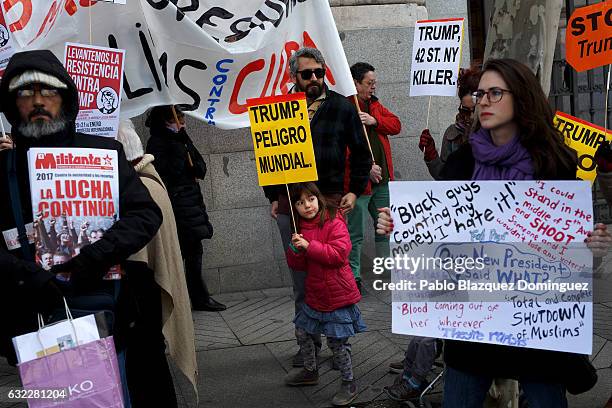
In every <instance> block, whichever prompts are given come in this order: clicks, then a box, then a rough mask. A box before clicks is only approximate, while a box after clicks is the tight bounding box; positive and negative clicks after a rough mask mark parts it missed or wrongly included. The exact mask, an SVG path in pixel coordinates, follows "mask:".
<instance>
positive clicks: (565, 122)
mask: <svg viewBox="0 0 612 408" xmlns="http://www.w3.org/2000/svg"><path fill="white" fill-rule="evenodd" d="M553 124H554V126H555V127H556V128H557V129H558V130H559V131H560V132H561V134H562V135H563V137H564V139H565V144H566V145H568V146H569V147H570V148H572V149H574V150H575V151H576V153H577V154H578V169H577V171H576V177H577V178H579V179H581V180H590V181H591V182H593V180H595V177H596V176H597V165H596V164H595V158H594V156H595V152H596V151H597V149H598V148H599V146H600V145H601V144H602V143H603V142H604V141H605V140H606V134H607V135H608V139H607V140H612V135H611V134H610V131H609V130H608V131H606V130H605V129H604V128H602V127H600V126H597V125H594V124H592V123H589V122H587V121H585V120H582V119H578V118H575V117H573V116H570V115H568V114H567V113H563V112H557V113H556V114H555V117H554V119H553Z"/></svg>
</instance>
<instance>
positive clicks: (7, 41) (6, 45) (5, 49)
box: [0, 10, 15, 77]
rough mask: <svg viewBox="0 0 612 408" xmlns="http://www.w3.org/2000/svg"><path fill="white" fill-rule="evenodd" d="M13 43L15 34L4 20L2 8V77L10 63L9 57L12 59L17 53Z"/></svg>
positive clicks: (0, 48) (0, 49) (0, 15)
mask: <svg viewBox="0 0 612 408" xmlns="http://www.w3.org/2000/svg"><path fill="white" fill-rule="evenodd" d="M13 44H14V41H13V36H12V35H11V33H10V31H9V29H8V27H7V25H6V22H5V20H4V13H3V12H2V10H0V77H2V75H4V70H5V69H6V66H7V65H8V62H9V59H11V57H12V56H13V54H14V53H15V47H14V46H13Z"/></svg>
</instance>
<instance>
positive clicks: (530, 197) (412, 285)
mask: <svg viewBox="0 0 612 408" xmlns="http://www.w3.org/2000/svg"><path fill="white" fill-rule="evenodd" d="M389 192H390V202H391V207H390V208H391V214H392V216H393V221H394V230H393V232H392V234H391V240H390V241H391V251H392V258H387V259H382V260H381V259H376V260H375V262H374V267H375V268H374V272H375V273H381V272H382V271H383V270H384V269H389V270H391V273H392V282H391V284H390V285H389V286H387V287H386V289H390V290H392V291H393V293H392V302H393V303H392V305H393V306H392V320H393V327H392V330H393V332H394V333H401V334H410V335H417V336H427V337H436V338H443V339H454V340H464V341H472V342H482V343H489V344H499V345H507V346H515V347H529V348H538V349H547V350H559V351H571V352H576V353H584V354H590V353H591V348H592V335H593V307H592V261H593V257H592V253H591V251H590V250H589V249H588V248H586V244H585V243H584V239H585V238H586V237H587V234H588V233H589V232H590V231H592V229H593V207H592V201H591V200H592V197H591V187H590V184H589V183H588V182H585V181H463V182H435V183H432V182H391V183H390V185H389ZM383 266H384V268H383ZM374 287H375V288H377V289H383V288H384V287H383V282H382V281H377V283H375V285H374Z"/></svg>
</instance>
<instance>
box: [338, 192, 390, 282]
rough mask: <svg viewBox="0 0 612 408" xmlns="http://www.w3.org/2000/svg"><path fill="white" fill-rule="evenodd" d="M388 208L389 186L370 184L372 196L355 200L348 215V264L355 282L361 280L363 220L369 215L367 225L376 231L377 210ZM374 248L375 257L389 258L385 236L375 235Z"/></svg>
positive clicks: (387, 240)
mask: <svg viewBox="0 0 612 408" xmlns="http://www.w3.org/2000/svg"><path fill="white" fill-rule="evenodd" d="M388 206H389V184H388V183H384V184H380V185H379V184H372V195H362V196H361V197H359V198H358V199H357V202H356V203H355V208H353V210H352V211H351V212H350V213H348V216H347V221H348V230H349V233H350V235H351V243H352V244H353V249H351V254H350V255H349V264H350V265H351V269H352V270H353V276H355V280H358V281H359V280H361V247H362V245H363V234H364V222H365V220H364V218H366V217H367V215H368V213H370V217H367V218H371V220H368V221H370V222H367V225H372V226H373V227H374V231H376V219H377V218H378V210H377V209H378V208H382V207H388ZM374 241H375V246H376V256H377V257H388V256H389V237H387V236H385V235H378V234H376V235H375V239H374Z"/></svg>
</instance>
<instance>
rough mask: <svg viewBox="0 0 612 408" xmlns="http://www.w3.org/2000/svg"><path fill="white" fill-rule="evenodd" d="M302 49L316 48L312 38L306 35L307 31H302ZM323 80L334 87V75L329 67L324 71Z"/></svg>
mask: <svg viewBox="0 0 612 408" xmlns="http://www.w3.org/2000/svg"><path fill="white" fill-rule="evenodd" d="M304 47H309V48H317V44H315V42H314V41H312V38H310V35H308V32H307V31H304ZM317 49H318V48H317ZM325 79H327V80H328V81H329V84H330V85H336V80H335V79H334V74H333V73H332V71H331V69H329V67H327V69H326V70H325Z"/></svg>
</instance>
